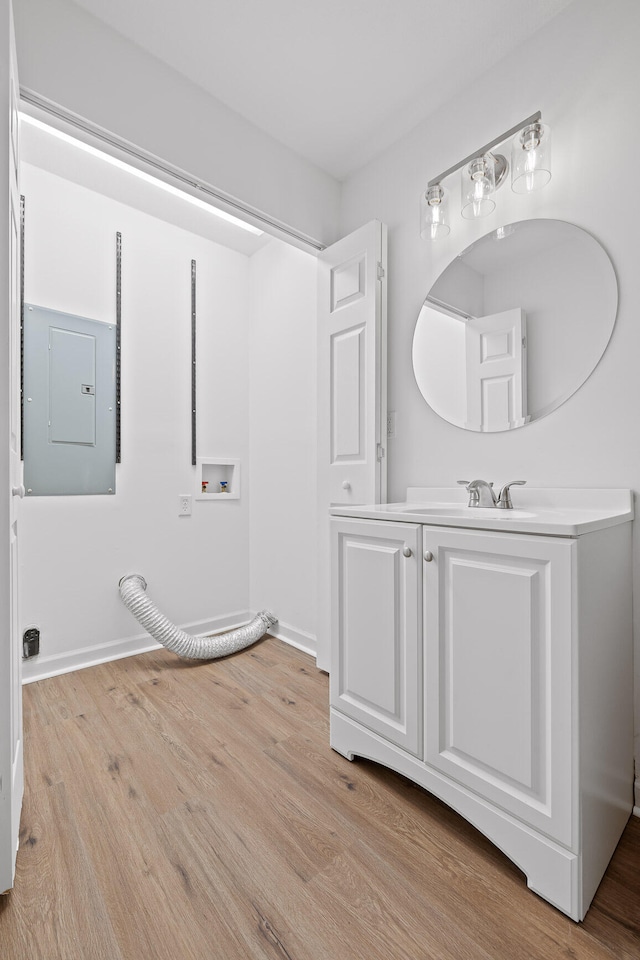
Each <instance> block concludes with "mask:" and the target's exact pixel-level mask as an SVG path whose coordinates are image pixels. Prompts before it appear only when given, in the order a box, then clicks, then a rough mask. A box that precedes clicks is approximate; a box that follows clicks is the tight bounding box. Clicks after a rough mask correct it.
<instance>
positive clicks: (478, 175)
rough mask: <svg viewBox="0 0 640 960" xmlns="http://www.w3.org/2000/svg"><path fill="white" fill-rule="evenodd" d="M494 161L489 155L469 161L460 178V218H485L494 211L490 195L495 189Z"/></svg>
mask: <svg viewBox="0 0 640 960" xmlns="http://www.w3.org/2000/svg"><path fill="white" fill-rule="evenodd" d="M495 168H496V164H495V160H494V158H493V157H492V156H491V154H490V153H486V154H485V155H484V156H482V157H476V158H475V159H474V160H472V161H471V163H470V164H469V166H468V167H467V169H466V171H465V173H464V174H463V176H462V216H463V217H465V219H467V220H473V219H476V218H477V217H486V216H487V215H488V214H490V213H491V212H492V211H493V210H494V209H495V206H496V204H495V200H492V199H491V194H492V193H493V192H494V190H495V188H496V173H495Z"/></svg>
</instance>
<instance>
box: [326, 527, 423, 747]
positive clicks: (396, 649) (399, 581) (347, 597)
mask: <svg viewBox="0 0 640 960" xmlns="http://www.w3.org/2000/svg"><path fill="white" fill-rule="evenodd" d="M419 548H420V527H418V526H417V525H414V524H390V523H386V522H376V521H359V520H334V521H332V569H333V597H332V609H333V616H332V620H333V629H332V635H333V642H334V644H335V651H334V655H333V657H332V662H333V663H334V664H336V665H337V669H336V670H335V675H332V677H331V705H332V706H333V707H335V708H336V709H338V710H340V711H341V712H342V713H344V714H346V715H347V716H349V717H352V718H353V719H354V720H359V721H360V722H361V723H363V724H365V725H366V726H367V727H369V729H371V730H374V731H375V732H376V733H379V734H381V735H382V736H383V737H385V738H386V739H387V740H390V741H391V742H392V743H395V744H397V745H398V746H400V747H403V748H404V749H405V750H408V751H410V752H411V753H413V754H416V755H418V754H419V753H420V752H421V739H422V731H421V726H422V724H421V720H420V695H421V689H420V688H421V683H420V679H419V677H420V673H421V662H422V657H421V652H420V645H419V631H420V590H419V583H418V579H419V576H420V568H421V563H420V559H419V557H420V554H419ZM407 550H408V551H410V555H409V556H406V552H407Z"/></svg>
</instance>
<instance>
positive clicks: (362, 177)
mask: <svg viewBox="0 0 640 960" xmlns="http://www.w3.org/2000/svg"><path fill="white" fill-rule="evenodd" d="M639 44H640V5H638V3H637V2H636V0H616V2H613V3H607V4H602V3H600V2H599V0H580V2H576V3H574V4H572V5H571V6H570V7H568V8H567V9H566V10H565V11H564V12H563V13H561V14H560V15H559V16H558V17H557V18H555V19H554V20H553V22H552V23H551V24H550V25H549V26H547V27H545V28H543V29H542V30H541V31H539V33H538V34H537V35H536V36H534V37H533V38H532V39H531V40H530V41H529V42H528V43H527V44H526V45H524V46H523V47H522V48H521V49H520V50H518V51H517V52H516V53H515V54H513V55H512V56H510V57H509V58H507V59H506V60H505V61H503V62H502V63H501V64H499V65H498V66H496V67H495V68H493V69H492V70H490V71H489V72H488V73H486V74H485V75H484V77H482V78H480V79H479V80H478V81H477V82H476V83H475V84H474V85H473V87H472V88H470V89H468V90H465V91H463V92H462V93H461V94H460V95H459V96H457V97H456V98H455V99H454V100H452V101H451V102H450V103H449V104H448V105H446V107H444V108H443V109H441V110H439V111H438V112H437V113H435V114H434V115H432V116H431V117H430V118H429V119H428V120H426V121H425V122H424V123H422V124H421V125H420V126H418V127H416V129H415V130H414V131H413V132H412V133H411V134H410V135H408V136H407V137H405V138H403V139H402V140H401V141H399V142H398V143H396V144H395V145H394V146H393V147H392V148H390V149H389V150H388V151H387V152H386V153H385V154H384V155H382V156H381V157H379V158H378V159H377V160H376V161H374V162H373V163H371V164H370V165H369V166H367V167H366V168H364V169H363V170H361V171H360V172H359V173H358V174H356V175H355V176H354V177H352V178H351V179H350V180H349V181H348V182H347V183H346V184H345V185H344V190H343V210H342V213H343V232H347V231H349V230H352V229H354V228H356V227H358V226H359V225H360V224H361V223H365V222H366V221H368V220H370V219H371V218H372V217H378V218H379V219H381V220H383V221H385V222H386V223H387V224H388V226H389V277H390V279H389V295H390V301H389V409H391V410H395V411H396V412H397V426H396V430H397V438H396V439H394V440H390V441H389V445H388V447H389V498H390V499H392V500H393V499H402V498H403V496H404V494H405V490H406V487H407V486H409V485H412V486H413V485H415V486H420V485H430V484H431V485H450V484H452V483H454V482H455V480H456V479H458V478H459V477H467V476H469V475H473V476H479V477H485V478H487V479H489V480H495V481H496V483H499V482H500V481H505V480H508V479H510V478H511V477H513V476H518V477H524V478H527V479H528V481H529V482H530V483H531V484H532V485H538V486H567V487H571V486H577V487H583V486H593V487H600V486H601V487H609V486H610V487H614V486H620V487H631V488H633V489H635V490H639V489H640V440H639V428H638V416H639V411H640V376H638V365H639V364H640V323H639V322H638V317H639V316H640V270H639V269H638V224H639V223H640V193H639V192H638V191H637V190H635V189H633V187H632V183H633V179H632V171H633V170H634V169H635V167H636V166H637V159H638V156H640V127H639V126H638V124H637V123H635V122H634V118H635V117H636V116H637V92H638V90H639V89H640V60H639V59H638V46H639ZM453 68H454V64H453V62H452V69H453ZM537 109H540V110H542V114H543V119H544V120H545V122H548V123H549V124H550V125H551V126H552V128H553V136H554V145H553V149H554V158H553V166H554V173H553V179H552V181H551V183H550V184H549V186H548V187H547V188H546V189H545V190H543V191H541V192H540V193H537V194H532V195H531V196H530V197H519V196H516V195H515V194H512V193H511V192H510V190H509V188H508V187H503V188H502V190H501V191H500V192H499V194H498V196H497V208H496V211H495V212H494V214H492V215H491V216H489V217H487V218H485V219H483V220H480V221H477V222H475V223H473V222H470V221H463V220H462V219H461V218H460V216H459V214H458V213H455V215H454V216H452V230H451V234H450V236H449V237H448V238H447V240H446V241H445V242H444V243H443V244H441V245H440V244H438V245H436V244H433V245H432V244H428V243H425V242H424V241H421V240H420V237H419V231H418V199H419V195H420V191H421V190H423V189H424V187H425V185H426V183H427V181H428V180H429V179H431V178H432V177H434V176H437V174H438V173H439V172H440V171H441V170H445V169H447V168H448V167H449V166H450V165H452V164H453V163H455V162H457V161H458V160H460V159H462V158H463V157H465V156H467V155H468V154H469V153H471V152H472V151H473V150H474V148H477V147H479V146H481V145H482V144H483V143H486V142H487V141H488V140H490V139H491V138H492V137H495V136H497V135H499V134H500V132H501V131H502V130H506V129H508V128H509V127H511V126H512V125H514V124H515V123H517V122H518V121H519V120H520V119H521V118H524V117H527V116H529V115H530V114H532V113H533V112H535V110H537ZM457 193H458V187H457V184H456V185H455V186H454V190H453V203H454V212H455V206H456V204H457ZM527 217H552V218H556V219H562V220H568V221H571V222H574V223H576V224H578V226H581V227H583V228H584V229H585V230H587V231H589V232H590V233H592V234H593V235H594V236H595V237H596V238H597V239H598V240H599V241H600V242H601V243H602V244H603V246H604V247H605V249H606V250H607V251H608V253H609V255H610V256H611V259H612V261H613V264H614V267H615V269H616V272H617V276H618V280H619V287H620V302H619V311H618V319H617V323H616V328H615V330H614V333H613V338H612V340H611V343H610V345H609V347H608V349H607V351H606V354H605V356H604V358H603V360H602V361H601V363H600V364H599V366H598V367H597V369H596V370H595V372H594V373H593V375H592V376H591V377H590V378H589V380H588V381H587V383H586V384H585V385H584V386H583V387H582V388H581V389H580V390H579V391H578V392H577V393H576V394H575V395H574V396H573V397H572V398H571V399H570V400H569V401H568V402H567V403H565V404H564V405H563V406H562V407H560V408H559V409H558V410H556V411H555V412H553V413H552V414H551V415H550V416H548V417H546V418H544V419H542V420H539V421H537V422H535V423H533V424H530V425H528V426H526V427H524V428H523V429H520V430H515V431H511V432H509V433H501V434H493V435H486V434H484V435H480V434H473V433H469V432H466V431H464V430H461V429H458V428H456V427H453V426H451V425H449V424H448V423H446V422H445V421H443V420H441V419H439V418H438V417H437V416H436V415H435V414H434V413H433V412H432V411H431V410H430V409H429V407H427V405H426V403H425V402H424V400H423V399H422V397H421V395H420V393H419V392H418V389H417V387H416V384H415V380H414V376H413V371H412V367H411V341H412V337H413V328H414V325H415V320H416V317H417V316H418V312H419V310H420V307H421V304H422V301H423V300H424V297H425V295H426V293H427V291H428V290H429V288H430V286H431V284H432V283H433V281H434V280H435V279H436V277H437V276H438V274H439V273H440V271H441V270H442V269H443V268H444V266H445V265H446V264H447V263H448V262H449V261H450V260H451V259H452V258H453V257H454V256H455V255H456V254H457V253H459V252H460V251H461V250H463V249H464V248H465V247H466V246H467V245H468V244H469V243H471V242H472V241H473V240H474V239H477V238H478V237H479V236H481V235H482V234H484V233H485V232H487V231H489V230H492V229H495V228H496V227H497V226H499V225H500V224H502V223H509V222H512V221H514V220H519V219H525V218H527ZM635 541H636V546H635V556H636V569H640V566H638V563H637V561H638V559H639V556H638V551H639V548H640V536H639V534H638V532H636V536H635ZM636 583H637V578H636ZM639 621H640V589H637V590H636V626H637V628H640V622H639ZM636 636H640V629H636ZM636 650H637V657H636V663H637V664H638V665H639V666H640V647H639V646H638V645H637V647H636ZM639 679H640V678H639ZM637 689H638V690H640V684H639V685H638V687H637ZM636 702H637V705H638V709H637V723H636V730H637V731H640V695H637V697H636ZM639 759H640V757H639Z"/></svg>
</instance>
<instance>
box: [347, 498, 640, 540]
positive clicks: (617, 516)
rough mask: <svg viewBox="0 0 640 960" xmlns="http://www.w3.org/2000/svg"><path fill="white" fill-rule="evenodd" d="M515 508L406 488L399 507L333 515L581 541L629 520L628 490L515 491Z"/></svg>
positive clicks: (356, 508)
mask: <svg viewBox="0 0 640 960" xmlns="http://www.w3.org/2000/svg"><path fill="white" fill-rule="evenodd" d="M511 496H512V499H513V502H514V509H513V510H501V509H497V508H493V507H469V506H468V505H467V504H468V501H469V495H468V493H467V491H466V490H465V489H464V487H409V489H408V490H407V500H406V501H405V502H401V503H377V504H368V505H354V506H349V504H340V505H337V504H336V505H334V506H332V507H331V508H330V513H331V516H334V517H355V518H360V519H364V520H393V521H394V522H402V523H424V524H428V525H429V526H442V527H465V528H470V529H475V530H500V531H503V532H507V531H508V532H510V533H532V534H546V535H548V536H556V537H579V536H581V535H582V534H585V533H590V532H592V531H593V530H602V529H604V528H605V527H612V526H615V525H616V524H619V523H629V522H630V521H631V520H633V515H634V514H633V493H632V491H631V490H627V489H614V488H611V489H608V488H607V489H600V490H595V489H589V488H580V489H569V488H566V487H562V488H552V487H538V488H535V487H513V488H512V490H511Z"/></svg>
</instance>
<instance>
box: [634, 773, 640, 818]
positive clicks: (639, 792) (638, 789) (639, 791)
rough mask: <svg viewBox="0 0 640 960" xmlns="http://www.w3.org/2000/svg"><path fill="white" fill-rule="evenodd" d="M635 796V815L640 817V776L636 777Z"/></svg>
mask: <svg viewBox="0 0 640 960" xmlns="http://www.w3.org/2000/svg"><path fill="white" fill-rule="evenodd" d="M633 796H634V803H635V806H634V808H633V815H634V817H640V777H636V782H635V784H634V790H633Z"/></svg>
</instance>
